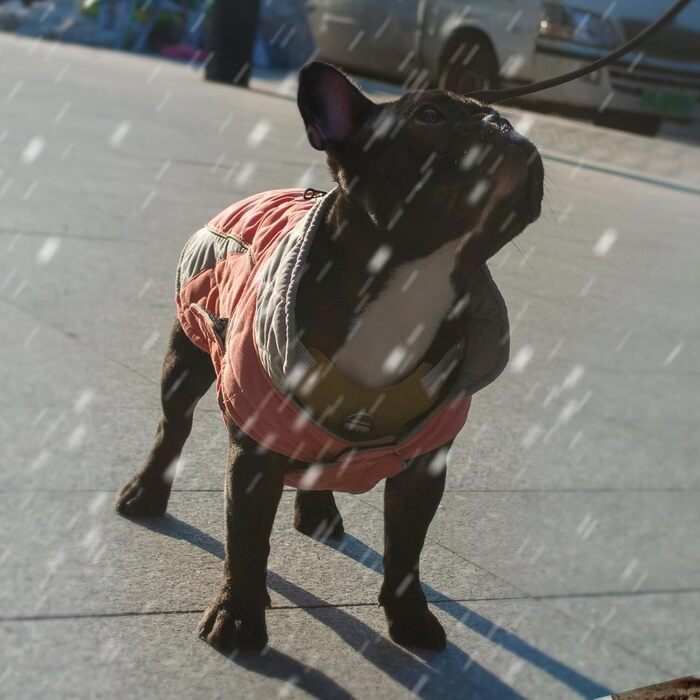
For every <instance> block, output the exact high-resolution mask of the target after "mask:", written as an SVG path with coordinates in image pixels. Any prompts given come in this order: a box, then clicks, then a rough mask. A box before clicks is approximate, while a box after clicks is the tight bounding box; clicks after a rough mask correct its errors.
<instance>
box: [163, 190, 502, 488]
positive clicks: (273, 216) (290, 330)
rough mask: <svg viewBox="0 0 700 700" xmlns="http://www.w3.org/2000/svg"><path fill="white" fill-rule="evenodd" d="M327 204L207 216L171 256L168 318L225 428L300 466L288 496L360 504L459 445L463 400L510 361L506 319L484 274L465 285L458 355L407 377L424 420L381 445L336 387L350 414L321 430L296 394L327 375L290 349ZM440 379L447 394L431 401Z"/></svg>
mask: <svg viewBox="0 0 700 700" xmlns="http://www.w3.org/2000/svg"><path fill="white" fill-rule="evenodd" d="M334 196H335V190H333V191H331V192H329V193H328V194H326V195H324V196H322V197H314V198H311V199H310V198H308V197H306V196H305V194H304V191H303V190H298V189H289V190H275V191H271V192H263V193H262V194H257V195H254V196H252V197H248V198H247V199H244V200H242V201H240V202H237V203H235V204H232V205H231V206H230V207H229V208H228V209H225V210H224V211H223V212H221V213H220V214H219V215H218V216H216V217H214V219H212V220H211V221H210V222H209V223H208V224H207V225H206V226H205V227H204V228H202V229H200V230H199V231H197V233H195V234H194V236H192V238H191V239H190V240H189V241H188V243H187V244H186V245H185V248H184V250H183V252H182V255H181V257H180V263H179V266H178V271H177V296H176V305H177V316H178V319H179V321H180V324H181V325H182V328H183V329H184V331H185V333H186V334H187V336H188V337H189V338H190V340H191V341H192V342H193V343H194V344H195V345H196V346H197V347H198V348H200V349H201V350H204V351H205V352H207V353H209V355H210V356H211V360H212V363H213V365H214V369H215V371H216V392H217V397H218V401H219V405H220V407H221V410H222V412H223V414H224V418H225V419H226V418H229V419H230V420H231V421H233V423H234V424H235V425H236V426H237V427H238V428H239V429H240V430H241V431H242V432H243V433H245V434H247V435H248V436H250V437H251V438H252V439H253V440H255V441H256V442H257V443H258V444H260V445H262V446H264V447H265V448H267V449H269V450H271V451H273V452H276V453H279V454H281V455H284V456H287V457H289V458H290V459H293V460H298V461H300V462H303V463H306V464H308V465H309V467H307V468H304V469H299V470H294V471H290V472H288V473H287V474H286V476H285V483H286V484H287V485H288V486H294V487H296V488H300V489H304V490H334V491H346V492H349V493H363V492H365V491H368V490H369V489H371V488H372V487H373V486H374V485H375V484H377V483H378V482H379V481H381V480H382V479H385V478H388V477H392V476H395V475H396V474H398V473H400V472H401V471H402V470H403V469H404V468H405V467H406V464H407V463H408V462H409V461H410V460H411V459H412V458H414V457H417V456H418V455H421V454H425V453H426V452H430V451H432V450H435V449H437V448H439V447H441V446H442V445H444V444H445V443H447V442H449V441H450V440H452V439H453V438H454V437H455V436H456V435H457V433H458V432H459V431H460V429H461V428H462V427H463V426H464V424H465V422H466V420H467V415H468V412H469V406H470V403H471V396H472V394H474V393H475V392H476V391H478V390H479V389H482V388H483V387H485V386H486V385H487V384H489V383H491V382H492V381H493V380H494V379H495V378H496V377H497V376H498V375H499V374H500V373H501V372H502V371H503V368H504V367H505V365H506V363H507V361H508V349H509V328H508V317H507V313H506V308H505V304H504V302H503V298H502V297H501V295H500V293H499V291H498V289H497V287H496V285H495V283H494V282H493V280H492V278H491V276H490V274H489V272H488V269H487V268H486V266H483V267H482V268H480V269H479V270H477V272H475V273H474V274H473V275H471V276H470V284H469V288H468V294H467V296H466V297H465V298H464V302H465V303H466V312H465V314H466V322H465V324H466V325H465V332H464V341H463V342H462V344H461V345H460V346H459V347H457V348H453V349H452V350H451V351H450V352H448V353H447V355H446V356H445V357H443V358H442V360H440V362H438V363H437V364H436V365H435V366H432V367H431V366H430V365H421V367H420V368H419V370H417V371H416V372H415V373H414V375H411V377H410V378H408V382H409V383H410V384H411V385H412V388H411V391H410V392H404V393H405V394H406V395H407V394H408V393H415V392H414V390H415V389H419V390H420V391H419V393H420V394H421V397H420V399H421V400H420V401H419V403H418V408H417V409H416V410H417V411H419V410H420V409H421V408H426V407H427V408H428V410H427V412H426V413H425V416H424V417H423V418H422V419H421V420H419V421H418V423H417V424H415V425H412V426H411V427H410V428H409V429H407V430H400V429H399V430H396V429H393V428H395V426H392V427H391V428H389V427H386V428H385V429H386V430H390V431H391V432H390V434H379V435H377V434H372V430H371V428H372V425H371V424H372V411H371V408H367V407H363V408H364V409H365V410H357V409H358V406H360V405H361V402H362V399H361V395H362V393H361V388H358V387H354V389H357V391H354V390H353V387H348V386H347V384H343V382H344V381H346V380H343V379H342V378H339V377H336V378H335V380H334V381H335V384H333V382H331V386H340V387H341V388H342V390H341V391H340V392H339V396H340V397H344V396H345V395H347V397H348V399H347V400H348V403H349V405H350V404H352V405H350V406H349V409H348V410H349V411H350V413H349V414H348V415H343V413H342V412H343V411H344V410H345V409H344V408H343V405H342V401H341V402H340V408H338V412H339V420H340V423H339V424H341V425H343V426H344V427H345V429H346V430H345V432H344V434H343V435H339V434H338V432H339V431H338V430H337V429H336V430H335V431H334V430H332V429H329V427H328V423H327V422H323V421H321V420H320V418H318V417H317V416H316V415H315V414H312V412H310V411H309V410H307V408H306V407H305V405H304V402H303V398H300V397H303V394H304V392H303V391H302V389H303V386H302V385H304V384H305V385H307V388H308V384H309V383H311V384H312V385H313V384H314V381H313V377H314V376H316V377H318V376H328V373H329V371H330V372H332V371H333V370H332V367H330V363H329V362H328V361H327V360H326V359H325V358H324V357H323V356H321V355H320V354H319V353H317V352H315V351H314V350H313V349H312V348H308V349H307V348H306V347H305V346H304V345H303V343H302V342H301V341H300V339H299V338H298V335H297V327H296V319H295V313H294V308H295V299H296V292H297V290H298V287H299V281H300V277H301V274H302V271H303V268H304V264H305V261H306V258H307V256H308V253H309V248H310V246H311V243H312V241H313V237H314V234H315V232H316V230H317V229H318V226H319V224H320V222H321V221H322V220H323V216H324V214H325V212H326V211H327V209H328V207H329V206H330V204H331V203H332V201H333V198H334ZM448 377H449V381H450V382H451V384H450V388H449V391H447V388H445V391H443V392H442V393H443V394H445V393H446V395H445V396H444V397H443V398H441V399H440V400H439V401H438V400H437V398H436V397H437V395H438V392H439V391H440V388H441V387H442V386H443V384H444V383H445V381H447V378H448ZM338 383H340V384H338ZM409 388H410V387H409ZM326 390H327V388H326ZM358 392H359V393H358ZM396 392H398V393H396ZM396 392H392V391H389V390H387V396H388V397H389V400H391V398H392V397H394V399H395V400H394V405H395V406H396V407H397V409H396V410H398V407H399V406H401V405H402V404H403V403H404V401H403V400H402V398H401V396H402V395H401V391H400V390H399V389H397V390H396ZM358 396H359V397H360V398H358ZM317 399H318V397H317ZM358 402H359V403H358ZM390 408H391V407H390ZM410 412H411V411H410V410H409V413H410ZM389 414H391V411H389ZM389 414H387V413H386V412H385V414H384V415H385V424H386V426H391V422H392V421H391V419H390V415H389ZM322 423H323V424H322ZM414 423H415V421H414ZM336 424H338V423H337V421H336ZM368 426H369V428H368ZM348 431H350V432H351V433H352V434H351V435H350V436H348Z"/></svg>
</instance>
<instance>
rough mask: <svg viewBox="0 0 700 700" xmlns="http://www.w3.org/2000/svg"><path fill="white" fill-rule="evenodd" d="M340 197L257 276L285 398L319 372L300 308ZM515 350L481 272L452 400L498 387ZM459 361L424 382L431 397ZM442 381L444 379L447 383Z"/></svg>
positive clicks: (262, 335)
mask: <svg viewBox="0 0 700 700" xmlns="http://www.w3.org/2000/svg"><path fill="white" fill-rule="evenodd" d="M334 196H335V190H332V191H331V192H329V193H328V194H327V195H325V196H324V197H323V198H321V199H320V200H319V201H318V203H317V204H316V205H315V206H314V207H313V208H312V209H310V210H309V212H308V213H307V214H306V216H305V217H304V218H303V219H302V220H301V221H300V222H299V223H298V224H297V226H296V227H295V229H294V230H293V231H291V232H290V233H289V234H288V235H287V236H285V237H284V238H283V239H282V240H281V241H280V242H279V243H278V245H277V247H276V248H275V250H274V252H273V253H272V255H271V256H270V258H268V260H267V261H266V263H265V265H264V267H263V268H262V269H261V270H260V271H259V272H258V273H257V274H260V275H261V284H260V289H259V291H258V298H257V306H256V312H255V338H256V341H257V346H258V351H259V354H260V359H261V362H262V364H263V366H264V367H265V369H266V370H267V372H268V374H269V375H270V378H271V379H272V381H273V383H274V384H275V386H277V388H278V389H279V390H280V391H282V392H287V391H289V389H290V388H293V387H294V385H295V383H296V382H295V377H298V376H299V375H301V374H304V373H305V372H306V371H308V370H309V369H311V368H313V367H314V366H315V364H316V363H315V361H314V359H313V357H312V356H311V354H310V353H309V352H308V350H307V349H306V348H305V347H304V345H303V344H302V343H301V342H300V341H299V339H298V337H297V326H296V318H295V315H294V303H295V300H296V293H297V289H298V287H299V280H300V276H301V272H302V270H303V267H304V264H305V262H306V258H307V256H308V253H309V249H310V247H311V243H312V240H313V236H314V234H315V232H316V229H317V228H318V224H319V222H320V221H321V219H322V216H323V214H324V213H325V211H326V210H327V208H328V207H329V206H330V204H331V203H332V201H333V197H334ZM509 350H510V342H509V324H508V313H507V310H506V305H505V302H504V301H503V297H502V296H501V293H500V292H499V291H498V288H497V287H496V284H495V282H494V281H493V279H492V277H491V274H490V273H489V270H488V268H487V267H486V266H485V265H484V266H483V267H482V268H481V269H479V270H477V271H476V272H475V273H474V274H473V276H472V279H471V281H470V285H469V302H468V306H467V319H466V347H465V349H464V352H463V354H462V362H461V365H460V368H459V370H458V371H459V374H458V377H457V381H456V382H455V385H454V386H453V387H452V389H451V390H450V394H449V398H455V397H458V396H465V395H467V396H468V395H472V394H474V393H476V392H477V391H479V390H480V389H483V388H484V387H485V386H487V385H488V384H490V383H491V382H493V381H494V380H495V379H496V378H497V377H498V375H499V374H501V372H502V371H503V369H504V368H505V366H506V364H507V363H508V356H509ZM451 361H454V355H453V354H452V353H447V355H446V356H445V357H444V358H443V360H442V361H441V362H440V363H439V364H438V365H437V366H436V367H435V368H434V369H433V370H432V371H431V372H430V373H429V374H428V375H426V377H425V379H424V382H425V384H424V385H425V386H426V388H427V389H428V391H430V392H431V393H432V392H433V391H435V390H437V388H439V382H440V380H441V379H443V378H445V376H444V374H445V371H446V370H449V369H451V368H450V367H449V365H450V362H451ZM440 375H443V376H442V377H441V376H440Z"/></svg>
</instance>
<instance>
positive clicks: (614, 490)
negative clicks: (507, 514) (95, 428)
mask: <svg viewBox="0 0 700 700" xmlns="http://www.w3.org/2000/svg"><path fill="white" fill-rule="evenodd" d="M120 488H121V487H113V488H108V489H105V488H83V487H76V488H70V487H65V488H41V487H40V488H2V487H0V494H2V493H115V494H116V493H118V492H119V490H120ZM283 491H284V492H285V493H292V492H294V491H296V489H295V488H292V487H286V488H284V489H283ZM698 491H700V488H698V487H691V488H683V487H682V486H674V487H663V488H653V487H650V488H639V487H637V488H634V487H632V488H626V487H624V486H620V487H614V488H613V487H610V488H608V487H601V488H576V487H571V488H546V489H538V488H523V489H486V488H484V489H478V488H461V487H459V486H456V487H452V488H451V487H449V486H447V487H446V488H445V493H448V494H449V493H574V494H575V493H582V494H583V493H589V494H604V493H611V494H620V493H624V494H628V493H633V494H659V493H698ZM223 492H224V489H223V488H173V489H172V493H223ZM377 493H381V491H378V492H377Z"/></svg>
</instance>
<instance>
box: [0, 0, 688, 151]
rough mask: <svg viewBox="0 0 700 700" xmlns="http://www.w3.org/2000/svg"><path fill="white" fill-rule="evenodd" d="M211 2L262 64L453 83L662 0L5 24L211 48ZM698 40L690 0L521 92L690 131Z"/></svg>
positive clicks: (112, 1) (47, 8)
mask: <svg viewBox="0 0 700 700" xmlns="http://www.w3.org/2000/svg"><path fill="white" fill-rule="evenodd" d="M217 3H218V4H220V5H221V6H224V5H230V6H231V8H232V10H231V12H233V13H235V12H239V13H241V12H243V13H244V14H245V13H246V12H248V13H250V10H246V9H245V7H246V5H248V6H253V7H254V8H255V10H254V11H257V12H258V18H259V21H258V24H257V38H256V40H255V45H254V52H253V62H254V64H255V66H257V67H259V68H262V69H272V70H284V69H294V68H297V67H298V66H300V65H301V64H302V63H303V62H304V61H305V60H307V59H308V58H309V57H310V56H312V55H315V56H318V57H319V58H321V59H323V60H327V61H329V62H332V63H334V64H336V65H339V66H342V67H344V68H346V69H347V70H348V71H351V72H354V73H357V74H360V75H366V76H371V77H374V78H378V79H381V80H385V81H388V82H390V83H393V84H396V85H401V86H404V87H406V88H422V87H428V86H431V87H440V88H442V89H448V90H453V91H455V92H461V93H466V92H470V91H473V90H476V89H482V88H487V87H495V86H496V85H500V86H508V85H522V84H527V83H530V82H536V81H538V80H542V79H544V78H546V77H550V76H553V75H557V74H560V73H564V72H567V71H570V70H574V69H575V68H578V67H579V66H581V65H582V64H584V63H587V62H590V61H592V60H595V59H596V58H600V57H601V56H603V55H605V53H607V52H609V51H610V50H612V49H613V48H615V47H617V46H619V45H621V44H622V43H624V42H625V41H626V40H628V39H630V38H632V37H633V36H635V35H636V34H637V33H639V32H640V31H641V30H642V29H643V28H644V27H646V26H647V25H648V24H650V23H651V22H652V21H653V20H654V19H656V17H657V16H658V15H659V14H660V12H661V11H662V9H664V6H663V3H659V2H658V0H618V1H617V2H611V1H610V0H546V1H544V2H540V1H539V0H519V1H516V0H488V1H486V0H485V1H482V2H464V1H462V0H262V1H261V2H255V3H250V2H249V3H246V2H238V3H236V2H234V0H2V1H1V2H0V29H3V30H5V31H8V32H15V33H17V34H19V35H22V36H30V37H43V38H46V39H52V40H56V39H57V40H61V41H69V42H76V43H82V44H87V45H90V46H103V47H109V48H117V49H124V50H128V51H135V52H145V53H151V54H157V55H161V56H164V57H168V58H173V59H180V60H189V61H195V62H197V61H199V62H206V61H207V57H208V56H209V49H211V47H212V35H213V34H216V33H217V32H219V33H222V34H226V33H227V32H229V35H230V32H231V29H230V28H227V27H226V26H223V25H224V23H221V22H219V23H217V22H216V21H215V19H213V18H215V12H214V7H215V6H216V5H217ZM236 23H237V20H236V18H235V17H234V16H232V17H231V22H230V25H235V24H236ZM234 41H235V35H234ZM699 45H700V6H699V5H697V4H695V3H692V4H691V5H690V6H689V7H688V8H686V9H685V10H684V11H683V12H682V13H681V15H680V16H679V17H678V18H677V19H676V20H675V21H674V22H673V23H672V24H671V25H670V26H668V27H666V28H665V29H664V31H663V32H662V33H661V34H657V35H656V36H654V37H652V38H651V39H650V40H649V41H648V42H646V44H645V45H644V46H643V47H642V48H641V49H640V50H639V51H635V52H634V53H632V54H630V55H628V56H626V57H625V58H624V59H622V60H620V61H618V62H617V63H615V64H614V65H613V66H609V67H606V68H604V69H602V70H600V71H598V72H596V73H593V74H591V75H589V76H586V77H585V78H583V79H582V80H578V81H576V82H573V83H568V84H566V85H563V86H560V87H558V88H553V89H551V90H547V91H544V92H542V93H538V94H536V95H531V96H529V97H527V98H524V100H526V104H527V106H528V107H529V108H534V109H538V110H546V111H549V112H554V113H558V114H565V115H568V116H576V117H579V118H586V119H590V120H592V121H593V122H594V123H595V124H600V125H604V126H610V127H614V128H620V129H626V130H629V131H634V132H637V133H642V134H648V135H655V134H657V133H659V132H661V133H664V134H669V135H674V136H676V137H680V138H688V139H695V140H697V139H700V126H699V125H700V58H699V57H698V46H699Z"/></svg>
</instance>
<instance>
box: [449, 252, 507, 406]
mask: <svg viewBox="0 0 700 700" xmlns="http://www.w3.org/2000/svg"><path fill="white" fill-rule="evenodd" d="M466 343H467V344H466V349H465V352H464V356H463V359H462V365H461V368H460V370H459V376H458V378H457V381H456V382H455V385H454V386H453V387H452V390H451V391H450V397H451V398H453V397H457V396H459V395H462V396H464V395H467V396H471V395H472V394H475V393H476V392H477V391H479V390H481V389H483V388H484V387H485V386H488V385H489V384H491V382H493V381H494V380H495V379H496V378H497V377H498V376H499V375H500V374H501V372H503V370H504V369H505V367H506V365H507V364H508V357H509V355H510V325H509V323H508V310H507V309H506V303H505V301H504V300H503V297H502V296H501V293H500V291H499V290H498V287H497V286H496V283H495V282H494V281H493V278H492V277H491V273H490V272H489V269H488V267H486V265H484V266H482V267H481V268H480V269H479V270H478V271H477V272H476V273H474V276H473V278H472V280H471V284H470V286H469V302H468V306H467V322H466Z"/></svg>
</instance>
